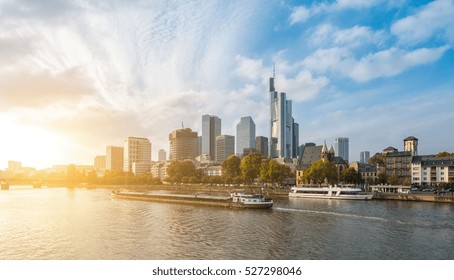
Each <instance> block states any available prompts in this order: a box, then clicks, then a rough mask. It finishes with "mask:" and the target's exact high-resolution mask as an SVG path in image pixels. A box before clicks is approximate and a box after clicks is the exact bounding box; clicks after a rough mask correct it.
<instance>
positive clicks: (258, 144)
mask: <svg viewBox="0 0 454 280" xmlns="http://www.w3.org/2000/svg"><path fill="white" fill-rule="evenodd" d="M268 146H269V145H268V138H267V137H264V136H257V137H255V149H256V150H257V153H260V154H262V155H264V156H268Z"/></svg>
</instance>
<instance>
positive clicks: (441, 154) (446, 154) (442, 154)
mask: <svg viewBox="0 0 454 280" xmlns="http://www.w3.org/2000/svg"><path fill="white" fill-rule="evenodd" d="M436 157H454V153H448V152H446V151H444V152H439V153H438V154H437V155H436Z"/></svg>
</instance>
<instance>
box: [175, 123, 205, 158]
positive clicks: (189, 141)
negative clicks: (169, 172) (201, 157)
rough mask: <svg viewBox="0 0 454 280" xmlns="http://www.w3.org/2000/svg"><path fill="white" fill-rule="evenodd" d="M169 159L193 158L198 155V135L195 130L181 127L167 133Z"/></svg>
mask: <svg viewBox="0 0 454 280" xmlns="http://www.w3.org/2000/svg"><path fill="white" fill-rule="evenodd" d="M169 141H170V160H185V159H191V160H195V158H196V157H197V156H198V150H199V148H198V147H199V137H198V135H197V132H196V131H192V130H191V129H190V128H182V129H177V130H174V131H172V133H170V134H169Z"/></svg>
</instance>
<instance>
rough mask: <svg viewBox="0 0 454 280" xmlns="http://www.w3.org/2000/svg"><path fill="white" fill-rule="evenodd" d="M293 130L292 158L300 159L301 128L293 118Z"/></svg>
mask: <svg viewBox="0 0 454 280" xmlns="http://www.w3.org/2000/svg"><path fill="white" fill-rule="evenodd" d="M292 123H293V130H292V133H293V134H292V149H293V150H292V158H298V156H299V146H300V136H299V133H300V126H299V124H297V123H296V122H295V120H294V119H293V118H292Z"/></svg>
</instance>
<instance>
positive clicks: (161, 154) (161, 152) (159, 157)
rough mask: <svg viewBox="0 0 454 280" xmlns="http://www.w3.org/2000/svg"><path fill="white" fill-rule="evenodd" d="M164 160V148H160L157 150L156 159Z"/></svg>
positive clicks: (165, 158) (165, 155)
mask: <svg viewBox="0 0 454 280" xmlns="http://www.w3.org/2000/svg"><path fill="white" fill-rule="evenodd" d="M166 160H167V154H166V150H164V149H160V150H159V152H158V161H166Z"/></svg>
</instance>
